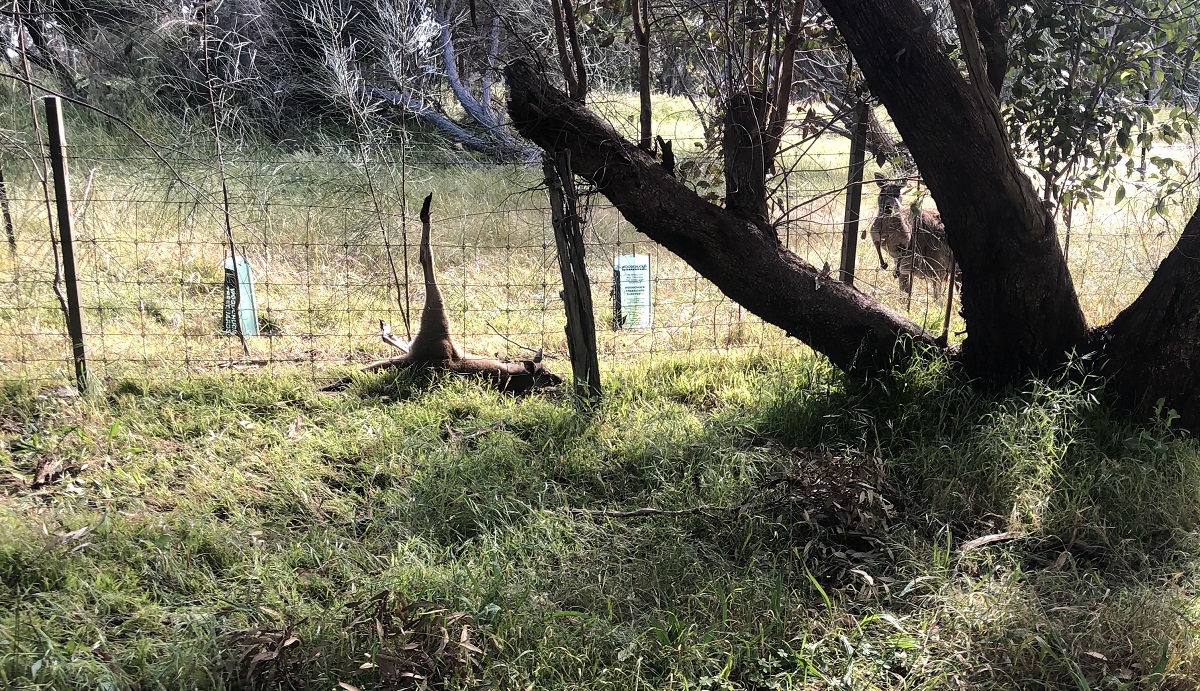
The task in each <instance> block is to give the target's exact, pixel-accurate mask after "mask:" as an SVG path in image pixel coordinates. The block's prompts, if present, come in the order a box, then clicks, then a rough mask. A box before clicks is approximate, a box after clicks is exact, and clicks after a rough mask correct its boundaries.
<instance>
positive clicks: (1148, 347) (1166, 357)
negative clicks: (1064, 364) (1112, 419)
mask: <svg viewBox="0 0 1200 691" xmlns="http://www.w3.org/2000/svg"><path fill="white" fill-rule="evenodd" d="M1093 343H1094V345H1095V347H1096V348H1097V349H1098V350H1100V351H1101V353H1102V354H1103V355H1104V359H1103V360H1102V362H1103V363H1104V368H1103V369H1102V370H1101V373H1103V374H1106V375H1108V378H1109V387H1110V389H1111V390H1112V391H1113V392H1114V393H1116V394H1117V396H1118V398H1119V399H1120V401H1121V403H1122V404H1123V405H1125V406H1126V407H1128V408H1129V409H1130V410H1131V411H1133V413H1134V414H1135V415H1136V416H1139V417H1145V416H1149V415H1151V414H1153V412H1154V408H1155V406H1156V405H1157V402H1158V400H1159V399H1160V398H1162V399H1165V405H1166V408H1174V409H1175V410H1176V411H1177V412H1178V413H1179V414H1180V416H1181V417H1180V422H1181V423H1182V424H1183V425H1185V426H1186V427H1188V429H1191V430H1193V431H1200V424H1197V421H1200V209H1197V210H1196V212H1195V213H1194V214H1193V215H1192V219H1191V220H1190V221H1188V224H1187V227H1186V228H1184V231H1183V235H1182V236H1181V237H1180V238H1179V243H1178V244H1176V245H1175V249H1173V250H1171V253H1170V254H1168V255H1167V258H1166V259H1164V260H1163V262H1162V264H1161V265H1159V267H1158V271H1156V272H1154V278H1153V279H1151V281H1150V285H1148V286H1146V289H1145V290H1144V291H1142V294H1141V295H1139V296H1138V299H1137V300H1135V301H1134V302H1133V304H1132V305H1130V306H1129V307H1127V308H1125V310H1123V311H1122V312H1121V313H1120V314H1119V315H1117V318H1116V319H1114V320H1113V321H1112V323H1111V324H1109V325H1108V326H1106V327H1103V328H1100V329H1097V330H1096V333H1095V334H1094V338H1093Z"/></svg>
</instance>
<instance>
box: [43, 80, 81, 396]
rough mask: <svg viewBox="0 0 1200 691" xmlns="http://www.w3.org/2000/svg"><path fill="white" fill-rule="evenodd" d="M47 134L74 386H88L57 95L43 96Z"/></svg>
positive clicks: (64, 144) (65, 151) (69, 199)
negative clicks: (73, 364)
mask: <svg viewBox="0 0 1200 691" xmlns="http://www.w3.org/2000/svg"><path fill="white" fill-rule="evenodd" d="M42 102H43V103H44V104H45V107H46V123H47V130H48V132H49V136H50V169H51V172H52V173H53V175H54V202H55V206H56V207H57V212H58V213H57V214H56V216H57V219H58V235H59V242H60V243H61V244H60V247H61V248H62V250H61V251H62V263H63V283H64V284H65V285H64V288H65V290H66V298H67V333H68V334H69V335H70V337H71V356H72V358H73V359H74V361H75V385H76V386H77V387H78V388H79V392H80V393H83V392H84V391H85V390H86V389H87V359H86V356H85V353H84V346H83V311H82V309H81V307H80V299H79V275H78V274H77V273H76V272H75V245H74V242H73V240H72V223H71V194H70V184H69V182H68V178H67V138H66V134H65V131H64V129H63V119H62V103H61V101H60V100H59V98H58V97H57V96H46V97H44V98H43V99H42Z"/></svg>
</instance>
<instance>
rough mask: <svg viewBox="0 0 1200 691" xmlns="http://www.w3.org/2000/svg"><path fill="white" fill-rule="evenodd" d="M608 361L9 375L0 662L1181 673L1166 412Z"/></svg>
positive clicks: (556, 685)
mask: <svg viewBox="0 0 1200 691" xmlns="http://www.w3.org/2000/svg"><path fill="white" fill-rule="evenodd" d="M606 385H607V390H608V395H607V397H606V398H605V400H604V402H603V404H602V405H601V406H599V408H598V409H597V410H595V411H594V412H592V413H590V414H589V413H583V412H579V411H577V410H576V409H575V408H574V407H573V406H572V404H571V403H570V402H569V401H568V400H565V399H561V398H559V397H557V396H556V395H553V394H552V395H549V396H534V397H528V398H521V399H513V398H508V397H502V396H498V395H496V394H494V393H491V392H487V391H484V390H482V389H480V388H477V387H476V385H474V384H473V383H470V382H466V381H461V380H444V381H442V380H437V381H424V380H423V381H417V380H414V379H412V378H401V379H387V378H383V379H374V380H364V381H360V382H359V383H358V384H357V385H356V388H355V389H354V390H353V391H352V392H351V393H350V394H349V395H346V396H344V397H338V396H330V395H320V394H315V393H313V391H312V387H311V385H310V383H309V381H308V380H307V379H306V378H303V377H293V378H288V377H248V376H231V375H226V376H221V377H217V376H214V377H202V378H194V379H192V380H190V381H187V382H162V383H153V384H149V385H148V384H146V383H145V382H143V381H127V382H123V383H120V384H117V385H115V386H113V387H112V388H111V390H110V392H109V393H108V394H107V395H105V396H95V397H91V398H86V399H78V398H55V397H54V396H53V395H45V394H44V395H42V396H38V395H35V393H34V392H32V391H30V390H28V389H25V388H22V387H10V388H9V389H8V390H7V392H6V393H5V395H4V398H3V400H2V402H0V430H2V432H0V439H3V441H4V446H3V450H0V488H2V491H3V496H2V498H0V680H2V681H3V684H5V685H7V686H8V687H9V688H30V689H32V688H46V689H50V688H59V689H61V688H73V689H151V688H164V689H194V688H201V689H236V688H249V687H262V688H313V689H317V688H335V687H336V685H337V684H338V683H344V684H349V685H351V686H352V687H357V688H360V689H400V688H415V686H414V682H413V680H414V679H417V678H421V677H423V678H424V679H425V680H427V681H428V682H429V683H430V685H431V687H432V688H442V687H448V688H460V687H462V688H501V689H529V688H538V689H541V688H547V689H622V690H625V689H637V688H646V689H789V688H791V689H801V688H805V689H807V688H848V689H871V688H889V689H901V688H904V689H912V688H979V689H1012V688H1046V689H1059V688H1081V689H1086V688H1095V689H1101V688H1146V687H1165V688H1179V689H1183V688H1194V687H1195V686H1196V685H1197V684H1200V667H1197V664H1196V663H1197V658H1198V654H1200V651H1198V650H1197V646H1196V644H1195V629H1196V626H1197V605H1196V602H1197V600H1196V597H1197V592H1196V591H1197V585H1198V580H1197V579H1198V578H1200V577H1198V576H1197V573H1200V572H1198V571H1197V569H1196V567H1197V556H1198V555H1200V552H1198V551H1197V548H1198V545H1197V541H1196V537H1197V530H1198V529H1200V448H1197V446H1196V444H1195V442H1194V441H1192V440H1190V439H1187V438H1185V437H1181V436H1179V435H1177V434H1175V433H1173V432H1172V431H1171V430H1170V428H1169V424H1168V422H1169V420H1168V419H1167V417H1166V416H1164V418H1163V419H1162V420H1160V421H1159V422H1158V423H1157V424H1155V425H1151V426H1149V427H1147V428H1138V427H1134V426H1131V425H1128V424H1126V423H1121V422H1114V421H1113V419H1112V417H1111V416H1110V413H1109V411H1108V409H1107V408H1106V407H1105V405H1104V404H1103V403H1102V402H1100V401H1098V400H1097V398H1096V395H1095V391H1094V390H1093V388H1092V387H1091V385H1090V384H1086V383H1085V384H1084V385H1066V386H1062V385H1061V383H1054V385H1053V386H1051V385H1050V384H1035V385H1031V387H1030V389H1029V390H1028V391H1024V392H1016V391H1014V392H1011V393H1008V394H1006V395H1003V396H1000V397H999V398H998V399H995V400H984V399H981V398H979V397H977V396H975V395H974V394H972V393H969V391H968V390H966V389H965V388H963V387H962V386H961V385H960V384H959V383H957V382H955V381H953V379H952V378H950V377H949V376H948V375H947V374H946V373H945V372H944V371H943V368H942V367H941V366H939V365H937V364H936V363H935V364H933V365H932V366H929V367H927V368H921V369H914V370H913V371H910V372H907V373H905V374H902V375H900V376H897V377H896V378H895V379H893V380H891V381H888V382H885V383H883V384H879V385H873V386H871V387H867V388H864V387H862V386H861V385H856V384H851V383H847V382H846V381H844V380H843V379H842V378H841V377H840V376H839V375H837V374H835V373H833V372H831V371H829V370H828V368H827V367H826V366H825V365H823V364H821V363H820V362H818V361H817V360H814V359H812V358H811V357H808V356H805V355H800V354H796V353H795V352H791V351H789V352H775V353H768V354H763V355H759V356H743V357H728V356H722V357H718V356H707V357H692V358H685V359H676V360H673V361H671V362H659V363H657V364H654V365H653V366H650V367H643V366H630V367H627V368H622V369H619V370H618V371H616V372H615V373H614V374H613V375H611V376H609V377H608V378H607V380H606ZM642 508H650V509H658V510H662V511H664V512H667V513H658V514H651V515H621V514H617V513H613V512H622V511H624V512H629V511H635V510H637V509H642ZM606 512H607V513H606ZM672 512H673V513H672ZM983 536H993V538H992V539H993V540H994V541H992V542H987V541H986V540H985V541H984V542H985V544H979V543H978V541H976V542H974V543H973V542H972V541H973V540H976V539H977V538H980V537H983ZM404 674H410V675H418V676H417V677H412V676H408V677H405V676H402V675H404ZM342 688H346V687H342Z"/></svg>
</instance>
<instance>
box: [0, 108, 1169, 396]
mask: <svg viewBox="0 0 1200 691" xmlns="http://www.w3.org/2000/svg"><path fill="white" fill-rule="evenodd" d="M68 127H69V125H68ZM68 136H70V135H69V133H68ZM826 144H827V145H825V146H823V147H822V148H821V151H819V152H813V151H809V152H808V153H807V154H806V155H805V156H804V158H803V159H802V160H798V161H795V162H794V165H793V167H792V169H791V170H790V172H789V174H788V175H787V176H786V177H781V178H779V179H778V180H776V181H775V182H774V183H773V184H775V185H776V187H777V189H776V192H775V195H774V200H775V201H774V203H773V207H772V208H773V214H774V215H775V221H776V222H777V224H778V228H779V232H780V237H781V239H782V241H783V242H784V243H785V244H786V245H787V247H788V248H789V249H791V250H792V251H793V252H795V253H797V254H798V255H800V256H801V257H803V258H804V259H806V260H807V261H809V262H810V263H812V264H813V265H814V266H816V267H818V268H820V267H822V266H824V265H828V266H830V267H831V268H832V270H834V271H835V272H836V270H837V268H838V258H839V253H840V246H841V242H842V236H843V216H844V211H845V209H844V199H845V195H844V193H843V192H842V188H843V187H844V185H845V181H846V173H847V171H846V166H847V160H848V156H847V149H848V143H846V142H844V141H842V140H830V142H827V143H826ZM68 145H69V147H68V154H69V165H70V168H71V176H72V179H71V183H72V195H73V199H74V211H73V213H74V218H75V247H76V256H77V267H78V272H79V277H80V278H79V280H80V292H81V295H82V299H83V312H84V329H85V341H86V343H87V348H88V358H89V370H90V373H91V376H92V378H93V380H95V379H96V378H99V379H100V380H103V381H107V382H115V381H119V380H121V379H126V378H144V379H157V378H163V377H167V378H170V377H187V376H193V375H198V374H203V373H206V372H212V371H216V370H227V369H235V370H241V369H244V370H263V369H266V370H267V371H302V372H306V373H307V374H308V376H310V377H311V378H312V379H313V380H315V381H318V382H320V381H325V380H329V379H331V378H334V377H336V376H340V375H342V374H344V373H345V372H346V371H348V370H349V369H351V368H352V366H353V365H354V364H355V363H362V362H367V361H370V360H372V359H376V358H379V357H383V356H387V355H390V354H394V353H395V351H391V352H389V351H388V347H387V346H386V345H385V344H383V343H382V342H381V340H380V338H379V322H380V320H384V321H387V322H390V323H391V324H392V328H393V329H394V330H395V331H396V332H397V333H398V334H400V335H401V336H402V337H403V336H407V335H411V332H412V330H415V328H416V323H417V320H418V315H419V313H420V308H421V305H422V303H423V300H424V285H423V283H422V281H421V279H420V276H421V273H420V267H419V265H418V263H417V257H418V252H417V247H418V244H417V243H418V239H419V236H420V223H419V221H417V220H416V210H417V209H419V207H420V202H421V199H422V198H423V197H424V195H425V194H427V193H430V192H432V193H433V194H434V203H433V214H432V215H433V252H434V256H435V257H436V261H437V264H438V275H439V281H440V285H441V288H442V291H443V293H444V296H445V299H446V304H447V307H448V311H449V316H450V321H451V327H452V330H453V333H454V336H455V338H456V339H457V341H458V343H459V345H460V346H461V347H462V348H464V349H465V350H467V351H470V352H475V353H480V354H486V355H498V356H500V357H506V358H517V357H528V354H529V353H531V352H532V351H533V350H535V349H538V348H543V349H544V350H545V352H546V354H547V356H548V357H549V358H550V359H551V361H552V367H553V368H554V369H557V370H558V371H560V372H566V371H567V370H568V369H569V368H568V365H567V363H566V359H567V348H566V340H565V336H564V332H563V326H564V314H563V308H562V304H561V299H560V298H559V291H560V290H561V281H560V277H559V269H558V266H557V263H556V262H557V260H556V257H555V250H554V247H555V244H554V236H553V228H552V226H551V221H550V210H549V203H548V200H547V198H546V192H545V190H544V187H543V183H542V177H541V176H542V173H541V169H540V166H537V165H491V164H481V163H478V162H473V161H455V160H453V159H452V158H448V157H447V154H446V152H445V151H444V150H441V149H435V148H432V147H431V148H430V149H429V150H422V149H421V147H418V146H415V145H410V147H409V149H407V150H401V148H400V145H380V144H374V145H372V146H371V148H370V151H369V154H368V155H366V156H363V155H361V151H359V150H357V149H355V148H354V147H347V148H338V147H331V148H328V149H325V150H302V151H296V152H293V153H279V152H272V153H270V154H267V153H261V154H260V153H254V154H250V153H246V152H235V153H233V154H231V155H229V156H227V157H226V158H225V160H224V169H225V171H226V175H227V182H228V185H229V189H230V197H229V205H230V209H229V211H230V218H231V221H232V233H233V238H234V242H235V244H236V245H237V247H238V251H239V253H240V254H241V255H242V256H244V257H245V259H246V260H247V261H248V262H249V264H250V265H251V267H252V270H253V274H254V291H255V298H256V304H257V310H258V322H257V323H258V329H259V333H260V335H259V336H257V337H251V338H248V339H247V345H248V348H249V353H248V354H247V353H245V352H243V351H242V348H241V343H240V341H239V339H238V338H237V337H236V336H231V335H230V334H227V333H223V332H222V313H223V306H224V305H223V300H224V294H225V290H224V284H225V270H224V262H225V260H226V259H227V257H228V256H229V243H228V240H227V238H226V237H225V234H224V228H223V213H224V212H223V209H222V206H221V202H220V199H221V197H220V195H219V189H220V179H219V177H218V174H217V171H218V166H217V161H216V160H215V158H214V157H213V155H212V154H211V152H207V153H206V151H207V150H206V149H204V147H203V146H198V147H193V148H189V149H177V150H173V151H171V152H170V156H169V158H170V163H171V167H172V168H173V171H172V170H169V169H168V168H167V166H166V165H164V161H163V160H162V159H161V158H160V157H158V156H150V155H145V154H144V153H143V154H138V153H134V154H132V155H131V153H130V151H131V150H134V149H133V147H131V146H129V145H109V144H101V145H92V144H78V145H72V144H70V142H68ZM701 148H702V147H697V146H695V143H693V142H689V141H686V140H683V141H677V142H676V150H677V151H681V152H683V153H682V154H681V160H686V157H687V156H697V157H702V156H706V155H709V156H711V154H706V153H704V152H703V151H700V149H701ZM30 150H31V149H30V147H29V146H28V145H25V146H20V147H18V146H9V147H7V148H4V149H0V157H2V158H0V166H2V170H3V174H4V178H5V180H6V182H7V193H8V204H9V207H10V211H11V215H12V220H13V228H14V240H15V251H14V252H7V251H5V252H3V254H2V255H0V277H2V280H0V380H3V381H5V382H16V381H23V382H34V383H38V384H43V383H51V382H58V381H69V380H70V379H71V378H72V376H73V369H72V363H71V349H70V343H69V341H68V338H67V335H66V327H65V320H64V315H63V313H62V310H61V308H60V306H59V301H58V299H57V298H56V295H55V281H56V274H55V261H54V253H53V251H52V247H51V242H50V237H51V225H50V223H49V221H48V218H49V216H48V214H49V213H51V209H50V206H49V204H48V203H47V199H46V195H45V194H44V193H43V189H42V183H41V175H42V174H43V172H42V165H41V161H40V159H39V158H38V157H37V156H36V155H32V156H31V155H30ZM689 152H692V153H689ZM697 168H699V167H697ZM176 173H178V174H179V175H180V176H181V177H182V178H183V179H182V181H181V180H179V179H175V177H174V176H175V174H176ZM869 176H870V171H869V172H868V179H869ZM685 182H686V183H687V184H689V185H691V186H692V187H693V188H694V189H697V190H698V191H701V192H704V191H706V190H709V189H712V188H713V185H715V184H717V182H718V181H717V180H715V179H714V180H708V179H703V177H702V176H700V177H695V176H694V177H693V178H692V179H685ZM876 193H877V188H876V187H875V186H874V185H873V184H871V183H866V184H865V187H864V190H863V208H862V210H861V215H862V228H866V227H867V226H868V225H869V224H870V221H871V219H872V218H873V217H874V215H875V199H876ZM918 193H919V192H918ZM584 202H585V208H586V212H585V218H584V221H585V225H584V230H585V237H586V252H587V264H588V271H589V275H590V278H591V282H592V291H593V297H594V301H595V304H596V306H597V313H596V323H597V327H598V334H597V336H598V339H597V340H598V343H599V347H600V351H601V352H600V354H601V363H602V366H612V365H613V364H617V363H623V362H626V361H628V360H629V359H630V358H635V357H638V358H646V359H650V360H653V359H654V358H662V357H667V356H674V355H677V354H680V353H689V352H699V351H731V350H761V349H767V348H776V347H780V346H786V345H796V344H795V342H794V341H789V340H788V339H787V338H786V337H785V336H784V334H783V333H782V331H781V330H779V329H777V328H775V327H773V326H770V325H767V324H764V323H763V322H762V320H760V319H758V318H757V317H755V316H753V315H751V314H749V313H748V312H746V311H745V310H744V309H743V308H741V307H740V306H739V305H737V304H735V303H733V302H732V301H730V300H728V299H727V298H725V297H724V296H723V295H722V294H721V293H720V291H719V290H717V288H716V287H715V286H714V285H712V284H711V283H709V282H708V281H706V280H704V279H702V278H701V277H700V276H699V275H697V274H696V272H695V271H693V270H692V269H691V268H690V267H688V266H687V265H686V264H685V263H684V262H683V261H681V260H679V259H678V258H676V257H674V256H673V255H671V254H670V253H668V252H666V251H663V250H661V249H660V248H659V247H658V246H657V245H656V244H654V243H653V242H651V241H649V240H648V239H647V238H646V237H645V236H643V235H641V234H640V233H638V232H637V231H636V230H635V229H634V228H632V227H631V226H630V225H629V224H628V223H626V222H625V221H624V220H623V219H622V218H621V216H620V215H619V213H618V212H617V211H616V210H615V209H614V208H613V207H612V206H611V205H610V204H608V203H607V202H606V200H605V199H604V198H603V197H602V196H601V195H599V194H595V193H591V194H588V195H586V197H585V200H584ZM1149 207H1150V205H1149V204H1148V203H1146V204H1140V203H1139V202H1138V201H1137V200H1136V199H1134V198H1131V199H1130V200H1129V201H1127V202H1126V204H1124V205H1123V207H1122V208H1121V209H1118V210H1117V211H1112V210H1109V209H1105V210H1104V211H1102V212H1099V211H1096V212H1092V213H1091V214H1085V213H1080V212H1077V213H1076V218H1075V223H1074V227H1073V228H1072V229H1071V233H1072V240H1071V252H1070V266H1071V270H1072V272H1073V275H1074V277H1075V280H1076V284H1077V287H1078V290H1079V292H1080V295H1081V298H1082V301H1083V304H1084V306H1085V310H1086V311H1087V314H1088V317H1089V319H1090V320H1091V321H1092V322H1093V323H1101V322H1104V321H1107V320H1108V319H1110V318H1111V317H1112V316H1114V315H1115V313H1116V312H1117V311H1118V310H1119V309H1120V308H1122V307H1123V306H1124V305H1126V304H1128V303H1129V302H1130V301H1131V300H1132V299H1133V298H1134V297H1135V296H1136V295H1137V293H1138V292H1139V291H1140V290H1141V289H1142V287H1144V286H1145V284H1146V282H1147V281H1148V280H1149V278H1150V276H1151V274H1152V273H1153V270H1154V268H1155V267H1156V266H1157V264H1158V262H1159V261H1160V260H1161V258H1162V257H1163V256H1165V254H1166V252H1167V251H1169V249H1170V248H1171V246H1172V245H1173V244H1174V242H1175V239H1176V238H1177V237H1178V233H1179V232H1180V230H1181V228H1182V222H1181V220H1180V219H1179V215H1178V214H1175V215H1171V214H1168V215H1166V216H1161V215H1155V214H1153V213H1151V212H1150V211H1149ZM1060 233H1061V229H1060ZM628 254H644V255H648V256H649V257H650V267H651V268H650V271H651V304H652V314H653V322H652V326H651V327H650V328H648V329H618V328H615V327H614V315H613V307H612V300H611V296H612V291H613V288H614V284H613V280H614V279H613V265H614V262H615V260H616V258H617V257H619V256H621V255H628ZM855 279H856V282H855V285H856V287H858V288H859V289H860V290H862V291H864V292H866V293H867V294H869V295H871V296H872V297H875V298H877V299H879V300H881V301H883V302H885V303H887V304H889V305H891V306H893V307H896V308H897V309H901V310H907V311H909V313H910V314H911V315H912V316H913V317H914V318H915V319H917V320H918V321H919V322H920V323H923V324H924V325H926V326H927V327H929V328H940V325H941V320H942V317H943V313H944V310H945V306H944V303H943V300H944V295H940V296H939V295H935V294H934V293H933V291H932V286H931V285H929V284H926V283H922V282H920V281H917V282H916V287H915V288H914V291H913V295H912V297H911V298H909V297H908V296H906V295H904V294H902V293H900V291H899V290H898V287H897V282H896V279H895V277H894V276H893V275H892V273H891V271H890V270H883V269H882V268H880V266H879V262H878V259H877V257H876V255H875V252H874V248H873V246H872V245H871V241H870V239H869V238H867V239H865V240H861V241H860V242H859V244H858V252H857V269H856V272H855ZM955 311H956V312H957V308H956V309H955ZM406 315H407V319H406ZM406 322H407V325H406ZM962 328H963V327H962V324H961V320H958V319H956V320H955V322H954V323H953V324H952V329H951V331H952V333H958V332H961V330H962ZM406 332H407V333H406ZM555 360H557V362H558V364H554V361H555Z"/></svg>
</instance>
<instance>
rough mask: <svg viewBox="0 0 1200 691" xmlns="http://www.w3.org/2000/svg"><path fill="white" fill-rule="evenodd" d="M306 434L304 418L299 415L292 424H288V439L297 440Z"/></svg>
mask: <svg viewBox="0 0 1200 691" xmlns="http://www.w3.org/2000/svg"><path fill="white" fill-rule="evenodd" d="M302 436H304V418H303V417H301V416H299V415H297V416H296V419H295V420H292V424H290V425H288V431H287V439H288V441H296V440H297V439H299V438H300V437H302Z"/></svg>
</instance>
